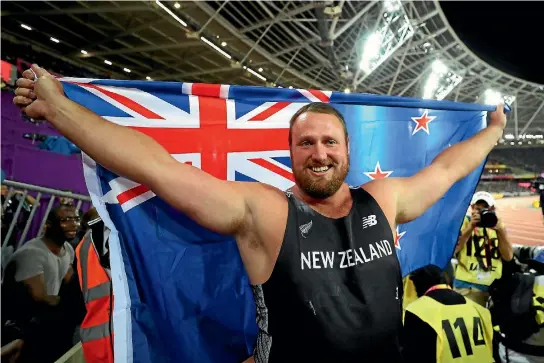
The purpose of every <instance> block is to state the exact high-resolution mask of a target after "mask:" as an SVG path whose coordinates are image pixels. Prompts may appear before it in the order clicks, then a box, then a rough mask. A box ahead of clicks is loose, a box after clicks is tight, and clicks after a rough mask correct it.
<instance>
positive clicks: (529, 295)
mask: <svg viewBox="0 0 544 363" xmlns="http://www.w3.org/2000/svg"><path fill="white" fill-rule="evenodd" d="M514 254H515V257H516V259H517V260H518V261H519V262H520V264H519V265H516V266H517V267H518V269H517V270H516V271H514V272H513V273H510V274H506V273H503V276H502V277H501V278H500V279H498V280H495V282H493V284H491V286H490V288H489V290H490V294H491V299H490V310H491V315H492V317H493V323H494V325H495V326H496V329H495V330H496V331H497V332H498V333H497V334H496V337H497V340H498V341H499V344H498V358H499V359H500V361H502V362H505V363H544V248H542V247H526V246H524V247H516V249H515V252H514Z"/></svg>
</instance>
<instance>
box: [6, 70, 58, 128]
mask: <svg viewBox="0 0 544 363" xmlns="http://www.w3.org/2000/svg"><path fill="white" fill-rule="evenodd" d="M34 74H36V76H37V79H36V80H35V79H34V78H35V77H34ZM17 87H18V88H17V89H16V90H15V95H16V96H15V97H14V98H13V103H14V104H16V105H17V106H19V107H20V108H21V109H22V110H23V111H24V112H25V113H26V114H27V115H28V116H29V117H31V118H33V119H36V120H39V119H48V118H49V117H52V112H54V109H53V107H51V106H52V104H54V102H55V101H56V100H57V99H59V98H62V97H64V92H63V88H62V84H61V83H60V82H59V81H58V80H57V79H55V77H53V76H52V75H51V74H50V73H49V72H47V71H46V70H45V69H43V68H40V67H38V66H37V65H35V64H34V65H32V70H30V69H27V70H26V71H24V72H23V77H22V78H19V79H18V80H17Z"/></svg>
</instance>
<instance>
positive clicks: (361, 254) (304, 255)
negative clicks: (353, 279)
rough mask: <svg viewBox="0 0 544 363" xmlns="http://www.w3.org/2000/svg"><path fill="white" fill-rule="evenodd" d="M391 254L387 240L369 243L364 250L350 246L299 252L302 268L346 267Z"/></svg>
mask: <svg viewBox="0 0 544 363" xmlns="http://www.w3.org/2000/svg"><path fill="white" fill-rule="evenodd" d="M391 254H393V250H392V248H391V244H390V243H389V241H388V240H381V241H379V242H374V243H373V244H369V245H368V250H367V251H366V252H365V250H364V249H363V248H362V247H359V248H358V249H356V248H350V249H347V250H345V251H311V252H301V253H300V268H301V269H302V270H304V269H305V268H306V269H316V268H348V267H353V266H357V265H360V264H363V263H367V262H371V261H373V260H374V259H378V258H382V257H386V256H390V255H391ZM367 256H369V257H367Z"/></svg>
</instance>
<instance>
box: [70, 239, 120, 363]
mask: <svg viewBox="0 0 544 363" xmlns="http://www.w3.org/2000/svg"><path fill="white" fill-rule="evenodd" d="M76 256H77V271H78V274H79V284H80V286H81V291H82V292H83V299H84V300H85V307H86V308H87V315H85V319H83V322H82V323H81V331H80V335H81V343H82V346H83V355H84V356H85V361H86V362H87V363H113V325H112V314H111V313H112V309H113V292H112V285H111V279H110V278H109V276H108V274H107V273H106V271H105V270H104V268H103V267H102V265H100V258H99V256H98V253H97V252H96V248H95V246H94V244H93V243H92V237H91V231H89V232H87V234H86V235H85V237H83V239H82V240H81V242H80V243H79V245H78V246H77V248H76Z"/></svg>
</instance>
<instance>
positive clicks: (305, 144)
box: [300, 141, 311, 146]
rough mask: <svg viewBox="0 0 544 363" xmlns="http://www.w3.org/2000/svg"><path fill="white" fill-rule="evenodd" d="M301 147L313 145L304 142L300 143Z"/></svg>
mask: <svg viewBox="0 0 544 363" xmlns="http://www.w3.org/2000/svg"><path fill="white" fill-rule="evenodd" d="M300 145H302V146H310V145H311V143H310V142H309V141H303V142H301V143H300Z"/></svg>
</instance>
